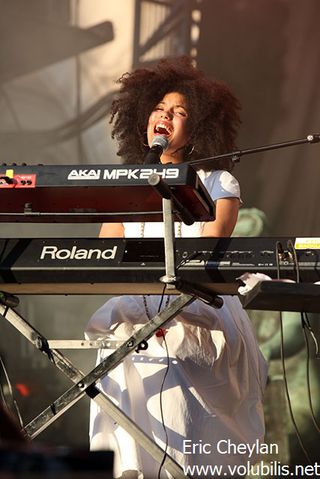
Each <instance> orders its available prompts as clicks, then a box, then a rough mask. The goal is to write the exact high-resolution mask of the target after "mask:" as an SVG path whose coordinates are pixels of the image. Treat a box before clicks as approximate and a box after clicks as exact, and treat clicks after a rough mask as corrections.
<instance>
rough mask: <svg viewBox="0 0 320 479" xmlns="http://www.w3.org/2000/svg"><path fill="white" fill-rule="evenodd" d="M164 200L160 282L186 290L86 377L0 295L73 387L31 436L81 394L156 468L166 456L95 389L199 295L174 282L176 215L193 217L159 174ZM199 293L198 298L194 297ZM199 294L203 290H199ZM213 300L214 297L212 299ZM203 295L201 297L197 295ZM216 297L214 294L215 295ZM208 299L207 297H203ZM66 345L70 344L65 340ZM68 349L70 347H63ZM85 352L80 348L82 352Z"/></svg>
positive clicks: (5, 313)
mask: <svg viewBox="0 0 320 479" xmlns="http://www.w3.org/2000/svg"><path fill="white" fill-rule="evenodd" d="M148 182H149V184H150V186H151V187H153V188H154V189H155V190H156V191H157V192H158V193H159V194H160V196H161V197H162V209H163V222H164V249H165V276H163V277H162V278H159V279H160V281H162V282H163V283H164V287H166V288H167V289H176V287H177V285H178V284H179V286H180V289H181V290H182V291H183V288H185V289H186V290H187V292H184V293H181V294H180V295H179V296H177V298H176V299H175V300H174V301H173V302H172V303H171V304H169V305H168V306H167V307H166V308H165V309H164V310H163V311H161V312H160V313H158V314H157V315H156V316H154V317H153V318H152V319H151V320H150V321H148V323H146V324H145V325H144V326H143V327H142V328H140V330H139V331H137V332H136V333H135V334H134V335H132V336H131V337H130V338H128V339H127V340H126V341H124V342H123V344H122V345H121V346H119V347H118V348H117V349H116V350H115V351H114V352H112V353H111V354H110V355H109V356H108V357H107V358H106V359H104V360H103V361H102V362H101V363H100V364H98V365H97V366H96V367H95V368H94V369H93V370H91V371H90V372H89V373H88V374H86V375H85V374H84V373H83V372H82V371H80V370H79V369H77V368H76V367H75V366H74V365H73V364H72V362H71V361H70V360H69V359H68V358H67V357H65V356H64V355H63V354H62V353H61V352H60V351H59V350H58V349H54V348H51V347H50V345H49V341H48V340H47V339H46V338H45V337H44V336H43V335H42V334H41V333H40V332H39V331H37V330H36V329H34V328H33V327H32V326H31V325H30V324H29V323H28V322H27V321H26V320H25V319H24V318H22V316H20V315H19V314H18V313H16V312H15V311H14V309H13V307H15V306H16V305H17V304H18V303H19V300H18V298H16V297H15V296H11V295H10V294H5V293H4V294H3V295H2V296H1V295H0V317H2V318H3V319H6V320H7V321H9V322H10V323H11V324H12V325H13V326H14V327H15V328H16V329H17V330H18V331H19V332H20V333H21V334H22V335H23V336H24V337H25V338H26V339H27V340H28V341H30V342H31V343H32V344H33V345H34V346H35V347H36V348H37V349H39V350H40V351H41V352H42V353H44V354H45V355H46V356H47V357H48V359H49V361H50V362H51V363H53V364H54V365H55V366H56V367H57V368H58V369H59V370H60V371H62V372H63V373H64V374H65V375H66V376H67V377H68V378H69V379H70V380H71V381H72V382H73V383H74V385H73V386H72V387H70V388H69V389H68V390H67V391H66V392H65V393H64V394H62V395H61V396H60V397H59V398H58V399H56V400H55V401H54V402H53V403H51V404H50V405H49V406H48V407H47V408H46V409H45V410H44V411H42V412H41V413H40V414H39V415H38V416H37V417H36V418H34V419H33V420H32V421H31V422H30V423H29V424H27V425H26V426H25V427H24V429H23V432H24V433H25V434H26V435H27V436H29V437H30V438H35V437H36V436H37V435H38V434H40V433H41V432H42V431H43V430H44V429H46V428H47V427H48V426H49V425H50V424H52V423H53V422H54V421H55V420H56V419H58V418H59V417H60V416H62V415H63V414H64V413H65V412H66V411H67V410H68V409H70V408H71V407H72V406H73V405H74V404H75V403H76V402H78V401H79V400H80V399H81V398H82V397H84V396H85V395H87V396H89V397H90V398H91V399H92V400H93V401H95V402H96V403H97V404H98V405H99V406H100V407H101V409H103V410H104V411H105V412H106V413H107V414H109V415H110V416H111V417H112V418H113V419H114V420H115V421H116V422H117V423H118V424H119V425H120V426H121V427H123V428H124V429H125V430H126V431H127V432H128V433H129V434H130V435H131V436H132V437H133V438H134V440H135V441H137V443H138V444H140V446H141V447H143V448H144V449H145V450H146V451H147V452H148V453H149V454H150V455H151V456H152V457H153V458H154V459H155V460H156V461H157V462H158V463H159V464H160V463H161V462H162V460H163V457H164V451H163V450H162V449H161V448H160V447H159V446H157V444H156V443H155V442H154V441H153V440H152V439H151V438H149V437H148V436H147V435H146V434H145V433H144V432H143V431H142V430H141V429H140V428H139V427H138V426H137V425H136V424H135V423H134V422H133V421H132V420H131V419H130V418H129V417H128V416H127V415H126V414H124V413H123V412H122V411H121V409H119V408H118V407H116V406H115V404H114V403H113V402H112V401H111V400H110V399H109V398H108V397H107V396H106V395H105V394H104V393H103V392H102V391H100V389H99V388H98V387H97V386H96V383H97V382H98V381H99V380H100V379H101V378H102V377H104V376H105V375H106V374H107V373H108V372H109V371H111V370H112V369H114V368H115V367H116V366H118V365H119V364H120V363H121V362H122V361H123V360H124V358H125V357H126V356H127V355H128V354H130V353H132V352H133V351H135V350H137V351H139V350H143V349H145V348H146V346H147V344H146V341H147V340H148V339H149V338H150V337H151V336H152V335H153V334H154V333H155V332H156V331H157V330H158V329H160V328H161V327H162V326H163V325H165V324H166V322H167V321H170V320H171V319H173V318H175V317H176V315H177V314H179V312H180V311H181V310H182V309H183V308H184V307H185V306H187V305H189V304H191V303H192V302H193V301H194V300H195V299H196V297H197V294H199V291H198V290H196V291H194V290H193V287H192V285H190V284H189V285H188V287H186V286H185V284H184V283H182V282H181V281H178V279H177V277H176V270H175V234H174V215H176V216H177V217H178V218H179V219H180V220H181V221H184V222H186V223H187V224H192V223H193V222H194V221H195V218H193V215H192V214H191V213H190V212H189V211H188V210H187V209H186V208H185V207H184V206H183V205H181V203H179V202H178V200H177V199H176V198H175V196H174V194H173V192H172V190H171V189H170V188H169V187H168V185H167V184H166V183H165V182H164V181H163V180H162V179H161V177H160V176H159V175H158V174H152V175H151V176H150V177H149V180H148ZM196 293H197V294H196ZM200 295H201V292H200ZM211 296H212V295H211ZM200 297H201V296H200ZM214 297H215V296H214ZM206 299H207V298H206ZM67 343H70V341H67ZM67 346H68V345H67ZM82 349H83V348H82ZM164 468H165V469H166V470H167V471H168V472H169V473H170V474H172V475H173V477H175V479H183V478H185V477H188V476H186V475H185V474H184V471H183V469H182V468H181V467H180V466H179V465H178V463H176V462H175V461H174V460H173V459H172V458H171V457H170V456H169V455H168V454H166V458H165V462H164Z"/></svg>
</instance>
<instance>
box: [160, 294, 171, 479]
mask: <svg viewBox="0 0 320 479" xmlns="http://www.w3.org/2000/svg"><path fill="white" fill-rule="evenodd" d="M166 287H167V285H164V288H163V291H162V294H161V299H160V303H159V307H158V314H159V313H160V311H161V307H162V303H163V298H164V293H165V290H166ZM162 338H163V342H164V345H165V347H166V359H167V362H166V370H165V373H164V376H163V379H162V383H161V386H160V392H159V399H160V417H161V423H162V427H163V430H164V434H165V448H164V454H163V458H162V461H161V463H160V466H159V469H158V476H157V477H158V479H160V476H161V470H162V468H163V465H164V463H165V460H166V457H167V452H168V445H169V438H168V432H167V428H166V426H165V421H164V414H163V397H162V393H163V389H164V383H165V381H166V378H167V376H168V373H169V368H170V356H169V348H168V343H167V341H166V336H165V332H164V331H163V335H162Z"/></svg>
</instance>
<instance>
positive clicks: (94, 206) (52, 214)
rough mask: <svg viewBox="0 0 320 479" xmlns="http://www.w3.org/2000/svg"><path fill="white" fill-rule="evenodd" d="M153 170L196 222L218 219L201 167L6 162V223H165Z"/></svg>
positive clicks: (1, 199) (0, 184) (1, 185)
mask: <svg viewBox="0 0 320 479" xmlns="http://www.w3.org/2000/svg"><path fill="white" fill-rule="evenodd" d="M153 173H157V174H158V175H159V176H160V177H161V178H162V179H163V180H164V181H165V183H166V184H167V185H168V187H169V188H170V191H171V192H172V193H173V194H174V195H175V198H176V200H177V201H178V202H179V203H180V204H181V205H182V206H183V207H185V208H187V209H188V210H189V212H191V213H192V216H193V219H194V221H208V220H210V219H214V204H213V202H212V200H211V198H210V196H209V194H208V192H207V190H206V188H205V187H204V185H203V183H202V182H201V180H200V178H199V176H198V174H197V172H196V170H194V169H193V168H192V167H191V166H190V165H188V164H187V163H183V164H179V165H152V166H150V165H81V166H80V165H69V166H66V165H33V166H17V165H5V164H3V165H0V222H1V221H2V222H59V223H73V222H82V223H87V222H88V223H93V222H97V223H101V222H122V221H162V219H163V218H162V202H161V196H160V194H159V193H158V192H157V190H156V189H155V188H154V187H152V186H150V185H149V183H148V179H149V177H150V175H152V174H153ZM173 210H174V207H173ZM174 213H175V211H174ZM176 219H177V217H176Z"/></svg>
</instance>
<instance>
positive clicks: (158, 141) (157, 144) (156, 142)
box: [144, 135, 169, 165]
mask: <svg viewBox="0 0 320 479" xmlns="http://www.w3.org/2000/svg"><path fill="white" fill-rule="evenodd" d="M168 146H169V141H168V138H166V137H165V136H164V135H156V136H155V137H154V138H153V140H152V143H151V147H150V150H149V151H148V153H147V154H146V156H145V159H144V164H145V165H152V164H155V163H160V156H161V155H162V153H163V152H164V151H165V150H166V149H167V148H168Z"/></svg>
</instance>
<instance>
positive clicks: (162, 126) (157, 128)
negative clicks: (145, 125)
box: [155, 123, 171, 135]
mask: <svg viewBox="0 0 320 479" xmlns="http://www.w3.org/2000/svg"><path fill="white" fill-rule="evenodd" d="M163 130H164V131H165V133H167V134H168V135H170V133H171V128H169V127H168V126H167V125H165V124H164V123H158V124H157V125H156V126H155V132H156V133H163Z"/></svg>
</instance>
